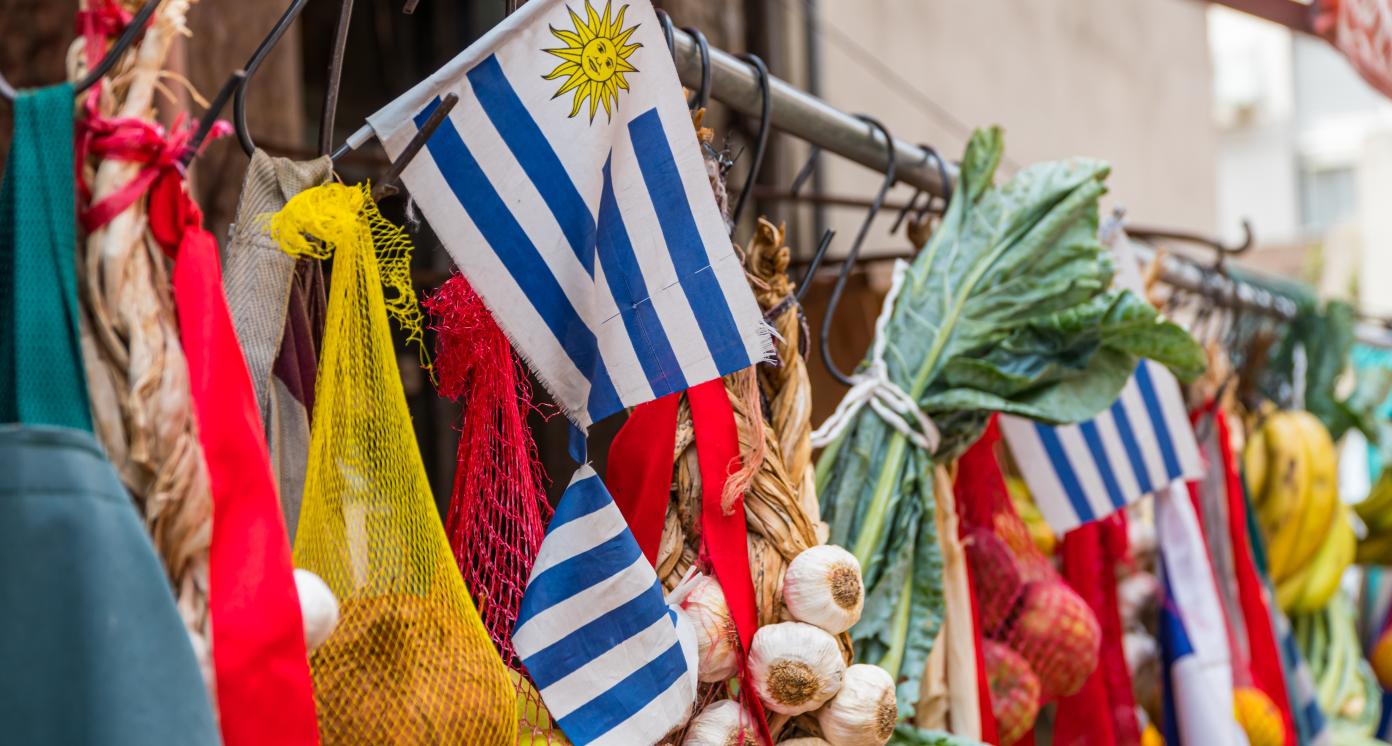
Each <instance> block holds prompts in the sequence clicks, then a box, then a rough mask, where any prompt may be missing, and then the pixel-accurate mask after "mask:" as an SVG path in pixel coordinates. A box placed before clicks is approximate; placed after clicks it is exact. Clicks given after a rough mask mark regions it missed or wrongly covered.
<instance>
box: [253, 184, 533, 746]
mask: <svg viewBox="0 0 1392 746" xmlns="http://www.w3.org/2000/svg"><path fill="white" fill-rule="evenodd" d="M271 233H272V235H274V236H275V237H276V239H277V240H278V241H279V243H280V245H281V247H282V248H283V249H284V250H285V251H286V252H287V253H289V254H292V255H295V256H312V257H318V258H321V259H326V258H328V257H330V256H332V257H333V274H332V281H331V283H330V287H329V304H328V314H327V321H326V323H325V329H324V344H323V352H322V355H321V356H320V363H319V377H318V383H317V385H316V391H315V401H314V420H313V423H314V427H313V432H312V434H311V435H310V446H309V465H308V469H307V473H306V475H305V488H304V505H303V507H302V509H301V514H300V525H299V533H298V535H297V536H296V540H295V565H296V566H297V567H302V568H305V569H307V570H310V571H312V572H314V573H317V574H318V575H319V576H320V577H322V578H323V579H324V581H325V582H326V583H328V585H329V587H330V588H332V589H333V592H334V594H335V595H336V596H337V597H338V599H339V604H340V620H339V624H338V627H337V628H336V629H335V630H334V633H333V635H332V636H331V637H330V638H329V639H328V641H327V642H325V643H324V645H323V646H322V647H320V648H319V649H318V650H317V651H316V652H315V653H314V655H313V656H312V658H311V660H310V662H311V665H312V667H313V670H314V697H315V701H316V703H317V705H318V709H319V729H320V732H321V735H322V739H323V743H324V744H325V746H337V745H339V744H342V745H344V746H348V745H349V744H351V745H352V746H360V745H365V744H372V745H374V746H382V745H394V744H401V745H402V746H405V745H406V744H411V746H416V745H417V744H451V745H453V744H486V745H487V744H513V743H515V742H516V739H517V718H516V703H515V688H514V686H513V684H512V681H511V680H510V679H509V678H508V671H507V668H506V667H505V666H504V665H503V662H502V659H501V658H499V656H498V654H497V652H496V651H495V650H494V648H493V643H492V642H491V641H490V640H489V638H488V634H487V632H486V631H485V630H484V628H483V624H482V622H481V621H480V619H479V614H478V611H477V610H476V609H475V608H474V604H473V601H471V600H470V598H469V595H468V591H467V590H466V589H465V587H464V581H463V579H462V578H461V577H460V574H459V567H458V565H456V564H455V562H454V557H453V555H452V554H451V553H450V547H449V543H448V540H447V539H446V538H445V532H444V528H443V527H442V526H441V524H440V519H439V516H438V514H437V513H436V510H435V503H434V500H433V498H432V497H431V492H430V486H429V484H428V483H427V481H426V476H425V468H424V466H423V465H422V463H421V459H420V451H419V450H418V449H417V446H416V437H415V432H414V431H413V430H412V427H411V417H410V413H409V412H408V411H407V408H406V396H405V393H404V392H403V391H402V388H401V377H400V372H399V371H398V369H397V366H396V358H395V355H394V353H393V350H392V340H391V330H390V329H389V328H388V324H387V316H388V315H391V316H392V317H394V318H396V320H397V321H398V322H400V324H401V326H402V327H403V328H404V329H405V330H406V331H407V333H408V334H409V335H410V338H411V339H412V340H413V341H415V342H417V343H419V342H420V334H421V331H420V329H421V326H420V322H421V317H420V310H419V308H418V306H417V304H416V300H415V296H414V294H413V292H412V290H411V277H410V255H411V244H410V240H409V239H408V238H407V237H406V235H405V234H404V233H402V232H401V230H400V229H398V228H397V227H396V226H394V225H392V224H391V223H390V222H388V221H387V220H386V219H384V218H383V217H382V216H381V214H380V213H379V212H378V211H377V206H376V205H375V204H374V203H373V202H372V199H371V197H370V192H369V191H368V188H367V187H366V186H362V185H359V186H355V187H349V186H344V185H341V184H327V185H324V186H320V187H315V188H314V189H310V190H309V191H306V192H304V193H302V194H300V195H299V196H296V197H295V198H294V199H292V200H290V203H289V204H287V205H286V206H285V208H284V209H283V210H281V211H280V212H279V213H276V214H275V215H274V216H272V218H271ZM383 286H386V288H388V290H389V293H384V292H383Z"/></svg>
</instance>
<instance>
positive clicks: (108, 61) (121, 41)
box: [0, 0, 161, 101]
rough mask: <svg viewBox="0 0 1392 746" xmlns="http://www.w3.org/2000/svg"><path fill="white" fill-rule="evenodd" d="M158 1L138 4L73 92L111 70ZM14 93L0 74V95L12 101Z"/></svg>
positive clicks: (140, 32) (153, 12) (87, 86)
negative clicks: (111, 42)
mask: <svg viewBox="0 0 1392 746" xmlns="http://www.w3.org/2000/svg"><path fill="white" fill-rule="evenodd" d="M160 2H161V0H148V1H147V2H146V3H145V4H144V5H142V6H140V10H139V11H138V12H137V13H136V14H135V16H133V17H132V18H131V21H130V23H128V24H126V28H125V29H124V30H123V31H121V35H120V36H118V37H116V41H115V42H114V43H113V44H112V45H111V48H110V49H108V50H106V54H105V55H102V58H101V60H100V61H99V62H97V66H96V67H94V68H92V69H91V70H89V71H87V74H86V75H84V76H83V77H82V79H81V80H78V81H77V85H75V86H73V92H74V93H82V92H84V91H86V90H87V89H89V88H91V87H92V86H94V85H96V84H97V81H99V80H101V79H102V78H104V77H106V74H107V73H109V72H111V68H113V67H115V66H116V63H117V62H118V61H119V60H120V59H121V55H123V54H125V53H126V50H128V49H130V47H131V45H132V44H134V43H135V40H136V39H138V38H140V35H141V34H143V33H145V27H146V26H148V25H149V24H150V18H152V17H153V16H154V15H155V11H156V10H159V6H160ZM16 95H18V92H17V91H16V90H15V88H14V86H12V85H10V82H9V81H8V80H5V76H4V75H3V74H0V96H4V97H5V98H7V99H9V100H11V101H13V100H14V98H15V96H16Z"/></svg>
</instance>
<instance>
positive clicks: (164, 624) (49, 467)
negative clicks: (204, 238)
mask: <svg viewBox="0 0 1392 746" xmlns="http://www.w3.org/2000/svg"><path fill="white" fill-rule="evenodd" d="M72 111H73V90H72V86H70V85H66V84H64V85H59V86H54V87H52V88H49V89H46V90H43V91H37V92H21V93H20V94H19V96H18V97H17V98H16V100H15V130H14V145H13V147H12V148H11V150H10V154H9V159H8V162H7V164H6V170H5V180H4V184H3V186H0V423H5V424H3V425H0V475H3V477H0V609H4V613H3V614H0V661H4V666H3V667H0V720H2V721H3V723H4V725H3V726H0V729H2V732H3V736H0V740H3V741H4V742H5V743H15V744H72V745H74V746H85V745H87V744H90V745H91V746H98V745H100V746H136V745H137V744H138V745H140V746H165V745H169V746H174V745H175V744H178V745H179V746H185V745H189V746H200V745H202V744H208V745H210V746H211V744H216V743H218V735H217V726H216V724H215V722H214V719H213V711H212V706H211V703H210V701H209V699H208V694H207V689H205V688H204V686H203V682H202V678H201V676H200V672H199V668H198V662H197V660H196V658H195V656H194V651H193V647H192V646H191V644H190V640H189V635H188V634H187V632H186V631H185V629H184V625H183V623H182V621H181V620H180V618H179V613H178V611H177V609H176V608H175V605H174V597H173V596H172V595H171V593H170V589H169V584H168V581H167V580H166V579H165V574H164V570H163V568H162V567H161V566H160V563H159V559H158V558H157V557H156V555H155V551H154V548H153V547H152V546H151V544H150V539H149V537H148V536H147V535H146V533H145V530H144V529H143V527H142V526H141V522H140V518H139V516H138V515H137V514H136V511H135V506H134V504H133V502H132V501H131V497H130V495H129V494H128V493H127V492H126V490H125V488H124V487H122V485H121V481H120V479H119V478H118V477H117V475H116V472H115V470H114V469H113V468H112V466H111V464H110V462H108V461H107V459H106V456H105V455H104V454H103V452H102V449H101V448H100V447H99V446H98V445H97V443H96V441H95V439H94V438H93V436H92V420H91V415H90V413H89V409H88V406H89V405H88V397H87V390H86V381H85V380H84V373H83V366H82V356H81V354H80V352H79V342H78V317H79V314H80V313H81V312H80V311H79V308H78V302H77V281H76V274H77V267H76V255H75V248H76V237H75V236H74V226H75V224H76V222H77V221H76V214H75V203H74V194H75V189H74V185H73V173H74V171H73V137H72V132H73V117H72ZM13 423H17V424H13Z"/></svg>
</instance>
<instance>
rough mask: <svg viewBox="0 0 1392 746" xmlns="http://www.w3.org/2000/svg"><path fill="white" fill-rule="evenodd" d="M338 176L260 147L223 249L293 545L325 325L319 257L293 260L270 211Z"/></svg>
mask: <svg viewBox="0 0 1392 746" xmlns="http://www.w3.org/2000/svg"><path fill="white" fill-rule="evenodd" d="M332 177H333V162H332V161H331V160H329V158H328V157H322V158H317V159H315V160H312V161H304V162H297V161H292V160H289V159H288V158H274V157H272V156H269V155H267V154H266V153H265V151H262V150H257V151H256V153H255V154H253V155H252V157H251V165H250V166H248V167H247V173H246V179H245V180H244V181H243V182H242V196H241V198H240V199H239V200H238V202H237V214H236V218H235V222H234V223H233V224H232V228H231V231H230V233H231V235H230V237H229V240H228V242H227V248H226V249H224V251H223V273H222V284H223V288H224V289H225V291H226V293H227V303H228V306H229V307H230V309H231V311H232V323H233V325H234V326H235V327H236V329H237V340H238V342H240V344H241V346H242V354H243V355H244V356H245V357H246V362H247V369H248V370H249V371H250V372H251V381H252V385H253V386H254V387H255V388H256V401H257V404H258V405H259V406H260V410H261V422H262V424H263V425H264V426H265V428H266V442H267V444H268V445H269V446H270V450H271V467H272V469H273V470H274V471H275V475H276V481H277V482H278V485H277V486H278V487H279V489H280V505H281V510H282V511H283V513H284V515H285V528H286V531H287V532H288V534H289V536H290V540H291V541H292V542H293V541H294V539H295V529H296V528H297V527H298V523H299V516H300V503H301V500H302V497H303V493H304V481H305V465H306V462H307V460H308V458H309V425H310V415H311V413H312V412H313V411H314V377H315V370H316V368H317V366H318V360H319V355H318V348H319V345H318V339H319V337H320V336H321V334H322V331H323V326H324V279H323V272H322V270H321V269H320V266H319V260H317V259H310V258H301V259H296V258H295V257H292V256H290V255H288V254H286V253H285V252H284V251H281V250H280V246H279V245H278V244H277V243H276V242H275V240H274V239H272V238H271V234H270V230H269V228H268V226H267V224H266V216H269V215H272V214H274V213H276V212H279V211H280V209H281V208H283V207H285V203H286V202H288V201H289V200H290V199H291V198H292V197H294V196H295V195H297V194H299V193H300V192H303V191H305V190H306V189H309V188H310V187H315V186H319V185H320V184H324V183H327V182H328V181H329V180H330V179H331V178H332Z"/></svg>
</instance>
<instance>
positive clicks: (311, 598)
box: [295, 568, 338, 653]
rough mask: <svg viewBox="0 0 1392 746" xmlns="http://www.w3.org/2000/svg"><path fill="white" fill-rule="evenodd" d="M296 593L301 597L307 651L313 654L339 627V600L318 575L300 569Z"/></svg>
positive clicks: (296, 573) (296, 572)
mask: <svg viewBox="0 0 1392 746" xmlns="http://www.w3.org/2000/svg"><path fill="white" fill-rule="evenodd" d="M295 591H296V592H297V593H298V594H299V597H300V616H301V617H302V619H303V621H304V636H305V650H306V652H309V653H313V652H314V651H315V650H317V649H318V648H319V646H320V645H323V644H324V641H325V640H327V639H329V635H332V634H333V631H334V627H337V626H338V599H337V598H334V594H333V591H331V590H329V586H328V585H326V584H325V583H324V581H323V580H322V579H321V578H320V577H319V576H318V575H315V574H314V573H312V572H310V571H309V570H301V569H299V568H296V569H295Z"/></svg>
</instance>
